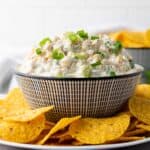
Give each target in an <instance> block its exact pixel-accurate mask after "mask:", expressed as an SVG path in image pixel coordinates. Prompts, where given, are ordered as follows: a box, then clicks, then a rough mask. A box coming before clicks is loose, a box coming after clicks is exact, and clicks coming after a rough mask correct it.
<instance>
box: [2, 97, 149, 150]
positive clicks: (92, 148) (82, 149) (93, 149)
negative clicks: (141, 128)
mask: <svg viewBox="0 0 150 150" xmlns="http://www.w3.org/2000/svg"><path fill="white" fill-rule="evenodd" d="M2 97H4V95H0V98H2ZM148 142H150V138H146V139H143V140H138V141H133V142H125V143H119V144H103V145H86V146H42V145H33V144H20V143H15V142H8V141H4V140H0V146H7V147H10V148H18V149H30V150H31V149H36V150H37V149H38V150H104V149H107V150H108V149H117V148H125V147H130V146H135V145H139V144H144V143H148Z"/></svg>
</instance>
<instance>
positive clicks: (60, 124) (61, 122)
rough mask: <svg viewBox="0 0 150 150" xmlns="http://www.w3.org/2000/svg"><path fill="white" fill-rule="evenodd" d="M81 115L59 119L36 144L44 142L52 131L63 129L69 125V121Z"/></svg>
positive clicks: (71, 121)
mask: <svg viewBox="0 0 150 150" xmlns="http://www.w3.org/2000/svg"><path fill="white" fill-rule="evenodd" d="M80 118H81V116H75V117H71V118H62V119H60V120H59V121H58V122H57V123H56V125H55V126H54V127H53V128H52V129H51V130H50V131H49V133H48V134H47V135H46V136H45V137H44V138H43V139H42V140H40V141H39V142H38V144H41V145H42V144H44V143H45V142H46V141H47V140H48V139H49V138H50V137H51V136H52V135H53V134H54V133H56V132H58V131H59V130H62V129H64V128H65V127H67V126H68V125H70V124H71V123H73V122H74V121H76V120H78V119H80Z"/></svg>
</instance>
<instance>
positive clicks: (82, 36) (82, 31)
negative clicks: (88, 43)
mask: <svg viewBox="0 0 150 150" xmlns="http://www.w3.org/2000/svg"><path fill="white" fill-rule="evenodd" d="M77 34H78V35H79V36H80V37H81V38H83V39H88V33H87V32H85V31H84V30H79V31H77Z"/></svg>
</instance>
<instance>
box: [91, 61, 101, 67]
mask: <svg viewBox="0 0 150 150" xmlns="http://www.w3.org/2000/svg"><path fill="white" fill-rule="evenodd" d="M99 65H101V61H97V62H96V63H93V64H91V66H92V67H96V66H99Z"/></svg>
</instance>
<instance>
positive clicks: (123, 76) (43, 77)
mask: <svg viewBox="0 0 150 150" xmlns="http://www.w3.org/2000/svg"><path fill="white" fill-rule="evenodd" d="M142 72H143V70H138V71H136V72H133V73H129V74H124V75H117V76H114V77H111V76H104V77H90V78H85V77H79V78H74V77H66V78H64V77H63V78H58V77H47V76H37V75H31V74H26V73H22V72H19V71H15V76H21V77H26V78H33V79H40V80H111V79H119V78H127V77H133V76H137V75H140V74H141V73H142Z"/></svg>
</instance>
